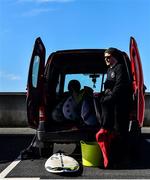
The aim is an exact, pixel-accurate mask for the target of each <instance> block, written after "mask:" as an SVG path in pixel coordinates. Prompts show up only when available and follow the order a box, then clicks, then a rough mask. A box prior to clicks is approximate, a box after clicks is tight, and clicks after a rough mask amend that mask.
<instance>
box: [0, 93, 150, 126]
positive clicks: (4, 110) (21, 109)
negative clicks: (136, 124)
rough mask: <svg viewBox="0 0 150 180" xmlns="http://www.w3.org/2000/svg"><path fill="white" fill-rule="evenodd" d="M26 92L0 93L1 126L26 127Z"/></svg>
mask: <svg viewBox="0 0 150 180" xmlns="http://www.w3.org/2000/svg"><path fill="white" fill-rule="evenodd" d="M145 105H146V109H145V121H144V126H150V93H146V96H145ZM26 126H27V114H26V96H25V93H24V92H22V93H15V92H14V93H0V127H26Z"/></svg>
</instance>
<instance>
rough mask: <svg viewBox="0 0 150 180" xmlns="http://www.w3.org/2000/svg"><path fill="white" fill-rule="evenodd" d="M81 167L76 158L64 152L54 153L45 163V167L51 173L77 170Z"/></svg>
mask: <svg viewBox="0 0 150 180" xmlns="http://www.w3.org/2000/svg"><path fill="white" fill-rule="evenodd" d="M79 168H80V166H79V163H78V162H77V161H76V160H75V159H74V158H72V157H70V156H66V155H64V154H63V153H56V154H53V155H52V156H51V157H50V158H49V159H48V160H47V161H46V163H45V169H46V170H47V171H48V172H51V173H63V172H76V171H78V170H79Z"/></svg>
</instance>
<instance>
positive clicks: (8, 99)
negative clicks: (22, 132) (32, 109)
mask: <svg viewBox="0 0 150 180" xmlns="http://www.w3.org/2000/svg"><path fill="white" fill-rule="evenodd" d="M25 126H27V115H26V96H25V93H15V92H14V93H0V127H25Z"/></svg>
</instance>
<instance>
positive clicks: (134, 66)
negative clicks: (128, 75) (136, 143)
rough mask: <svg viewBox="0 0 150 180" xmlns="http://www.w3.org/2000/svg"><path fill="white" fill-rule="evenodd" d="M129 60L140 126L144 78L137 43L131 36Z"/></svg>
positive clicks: (142, 118)
mask: <svg viewBox="0 0 150 180" xmlns="http://www.w3.org/2000/svg"><path fill="white" fill-rule="evenodd" d="M130 60H131V71H132V75H133V90H134V97H135V101H136V113H137V114H136V118H137V119H136V120H137V121H138V122H139V126H140V127H142V125H143V121H144V110H145V99H144V79H143V71H142V64H141V59H140V54H139V51H138V47H137V43H136V41H135V39H134V38H133V37H131V38H130Z"/></svg>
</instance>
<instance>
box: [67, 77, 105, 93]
mask: <svg viewBox="0 0 150 180" xmlns="http://www.w3.org/2000/svg"><path fill="white" fill-rule="evenodd" d="M105 78H106V77H105V75H102V74H66V76H65V83H64V92H65V91H68V89H67V88H68V83H69V81H70V80H73V79H74V80H78V81H79V82H80V84H81V89H83V88H84V86H88V87H90V88H92V89H93V92H101V91H102V90H103V82H104V80H105Z"/></svg>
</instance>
